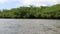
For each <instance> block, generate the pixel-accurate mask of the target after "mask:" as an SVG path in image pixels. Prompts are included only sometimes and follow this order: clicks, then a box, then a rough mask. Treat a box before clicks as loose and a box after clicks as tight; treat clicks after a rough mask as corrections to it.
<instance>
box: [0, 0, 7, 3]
mask: <svg viewBox="0 0 60 34" xmlns="http://www.w3.org/2000/svg"><path fill="white" fill-rule="evenodd" d="M5 2H8V0H0V3H5Z"/></svg>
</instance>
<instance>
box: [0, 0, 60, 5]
mask: <svg viewBox="0 0 60 34" xmlns="http://www.w3.org/2000/svg"><path fill="white" fill-rule="evenodd" d="M7 2H17V3H20V4H22V5H35V6H41V5H43V6H46V5H53V4H57V3H60V0H0V4H1V3H7Z"/></svg>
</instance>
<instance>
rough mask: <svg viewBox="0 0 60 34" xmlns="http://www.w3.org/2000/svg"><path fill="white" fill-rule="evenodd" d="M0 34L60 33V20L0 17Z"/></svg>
mask: <svg viewBox="0 0 60 34" xmlns="http://www.w3.org/2000/svg"><path fill="white" fill-rule="evenodd" d="M0 34H60V20H52V19H0Z"/></svg>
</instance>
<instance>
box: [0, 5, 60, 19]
mask: <svg viewBox="0 0 60 34" xmlns="http://www.w3.org/2000/svg"><path fill="white" fill-rule="evenodd" d="M0 18H44V19H45V18H46V19H47V18H52V19H59V18H60V4H57V5H54V6H41V7H34V6H30V7H19V8H13V9H10V10H7V9H3V10H0Z"/></svg>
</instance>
